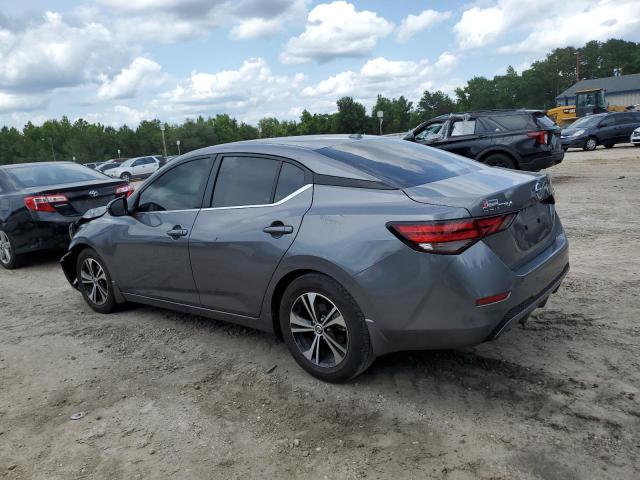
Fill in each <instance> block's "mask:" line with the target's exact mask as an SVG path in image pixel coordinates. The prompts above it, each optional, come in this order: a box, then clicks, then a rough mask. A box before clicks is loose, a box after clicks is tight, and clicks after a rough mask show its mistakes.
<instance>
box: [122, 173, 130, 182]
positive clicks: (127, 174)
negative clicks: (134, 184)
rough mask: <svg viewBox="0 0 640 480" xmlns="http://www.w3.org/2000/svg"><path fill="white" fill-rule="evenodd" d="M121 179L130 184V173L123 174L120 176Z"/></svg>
mask: <svg viewBox="0 0 640 480" xmlns="http://www.w3.org/2000/svg"><path fill="white" fill-rule="evenodd" d="M120 178H121V179H122V180H124V181H125V182H127V183H129V182H130V181H131V174H130V173H123V174H122V175H120Z"/></svg>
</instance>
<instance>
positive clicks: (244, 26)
mask: <svg viewBox="0 0 640 480" xmlns="http://www.w3.org/2000/svg"><path fill="white" fill-rule="evenodd" d="M283 30H284V25H283V24H282V22H281V21H280V20H279V19H264V18H250V19H248V20H243V21H241V22H240V23H238V24H237V25H236V26H235V27H233V28H232V29H231V38H233V39H234V40H249V39H252V38H259V37H268V36H271V35H275V34H276V33H279V32H282V31H283Z"/></svg>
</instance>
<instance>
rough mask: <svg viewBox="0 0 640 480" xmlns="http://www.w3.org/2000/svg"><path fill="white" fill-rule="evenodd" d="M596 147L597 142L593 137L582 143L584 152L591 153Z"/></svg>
mask: <svg viewBox="0 0 640 480" xmlns="http://www.w3.org/2000/svg"><path fill="white" fill-rule="evenodd" d="M597 146H598V141H597V140H596V139H595V138H594V137H589V138H587V140H586V142H584V147H583V149H584V150H588V151H590V152H591V151H593V150H595V149H596V147H597Z"/></svg>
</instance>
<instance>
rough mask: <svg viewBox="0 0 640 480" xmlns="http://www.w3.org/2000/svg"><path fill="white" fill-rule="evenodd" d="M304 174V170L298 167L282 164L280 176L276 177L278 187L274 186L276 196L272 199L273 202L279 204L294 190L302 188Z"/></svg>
mask: <svg viewBox="0 0 640 480" xmlns="http://www.w3.org/2000/svg"><path fill="white" fill-rule="evenodd" d="M304 185H305V174H304V170H302V169H301V168H300V167H296V166H295V165H292V164H291V163H286V162H284V163H283V164H282V168H281V169H280V176H279V177H278V185H277V186H276V195H275V197H274V198H273V201H274V202H279V201H280V200H282V199H283V198H286V197H288V196H289V195H291V194H292V193H293V192H295V191H296V190H298V189H300V188H302V187H304Z"/></svg>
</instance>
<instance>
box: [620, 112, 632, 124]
mask: <svg viewBox="0 0 640 480" xmlns="http://www.w3.org/2000/svg"><path fill="white" fill-rule="evenodd" d="M629 123H633V116H632V115H631V114H630V113H622V114H620V115H616V125H628V124H629Z"/></svg>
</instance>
